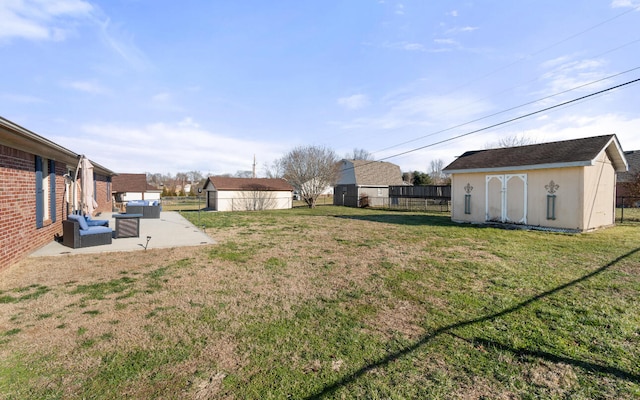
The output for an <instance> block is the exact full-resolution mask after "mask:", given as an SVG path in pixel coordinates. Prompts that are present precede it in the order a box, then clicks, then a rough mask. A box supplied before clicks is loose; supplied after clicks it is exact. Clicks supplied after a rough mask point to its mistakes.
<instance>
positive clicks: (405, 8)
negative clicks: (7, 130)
mask: <svg viewBox="0 0 640 400" xmlns="http://www.w3.org/2000/svg"><path fill="white" fill-rule="evenodd" d="M0 21H2V23H0V55H1V57H0V58H1V60H2V61H1V62H0V116H2V117H4V118H6V119H8V120H10V121H12V122H14V123H17V124H19V125H21V126H23V127H25V128H27V129H29V130H31V131H33V132H35V133H37V134H39V135H40V136H43V137H45V138H47V139H49V140H52V141H54V142H55V143H57V144H59V145H62V146H64V147H66V148H68V149H69V150H72V151H74V152H76V153H78V154H85V155H86V156H87V157H89V158H90V159H91V160H92V161H94V162H96V163H99V164H100V165H102V166H104V167H106V168H108V169H110V170H112V171H115V172H117V173H142V172H152V173H163V174H167V173H171V174H175V173H178V172H189V171H199V172H201V173H203V174H205V175H216V174H235V173H237V172H238V171H249V170H251V169H252V167H253V164H254V157H255V164H256V172H257V174H258V176H263V175H264V171H265V166H268V165H271V164H272V163H273V161H274V160H276V159H279V158H281V157H283V156H284V155H285V154H286V153H288V152H289V151H291V150H293V149H294V148H296V147H300V146H322V147H326V148H329V149H331V150H333V151H334V152H335V153H336V155H337V156H338V157H339V158H345V157H347V155H348V154H349V153H351V154H352V153H353V150H354V149H363V150H366V151H368V152H369V153H371V154H372V155H373V157H374V158H375V159H377V160H384V161H389V162H392V163H394V164H397V165H399V166H400V168H401V170H402V171H415V170H417V171H424V172H428V171H429V168H430V163H431V161H436V160H442V161H443V162H444V164H445V165H446V164H448V163H450V162H451V161H453V160H454V159H455V157H456V156H459V155H461V154H462V153H463V152H465V151H467V150H479V149H484V148H488V147H490V146H492V145H495V144H496V143H497V142H498V141H499V140H500V139H504V138H513V137H518V138H524V139H526V140H529V141H532V142H536V143H541V142H549V141H556V140H566V139H575V138H581V137H588V136H597V135H608V134H613V133H615V134H616V135H617V137H618V139H619V141H620V144H621V146H622V148H623V150H625V151H626V150H640V113H639V108H638V104H639V103H640V102H639V100H640V83H628V82H632V81H634V80H636V79H639V78H640V56H638V54H640V29H638V26H640V0H600V1H596V0H563V1H556V0H537V1H531V0H522V1H495V0H485V1H473V0H471V1H458V0H452V1H425V0H405V1H391V0H384V1H378V0H344V1H333V0H325V1H313V0H309V1H299V0H274V1H261V0H246V1H243V0H235V1H219V0H185V1H175V0H108V1H106V0H104V1H103V0H100V1H90V0H1V1H0ZM617 85H624V86H621V87H619V88H617V89H613V90H607V89H609V88H612V87H615V86H617ZM599 91H604V92H603V93H601V94H597V95H593V96H589V97H586V98H584V99H582V100H579V101H574V102H571V103H569V104H566V105H562V104H563V103H565V102H569V101H571V100H575V99H579V98H581V97H583V96H588V95H591V94H595V93H597V92H599ZM529 114H531V115H529ZM509 121H510V122H509Z"/></svg>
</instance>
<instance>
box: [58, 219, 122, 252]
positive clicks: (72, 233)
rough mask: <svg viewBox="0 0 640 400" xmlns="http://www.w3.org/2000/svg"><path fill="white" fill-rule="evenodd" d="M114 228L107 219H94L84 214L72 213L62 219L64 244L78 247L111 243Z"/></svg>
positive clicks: (74, 247)
mask: <svg viewBox="0 0 640 400" xmlns="http://www.w3.org/2000/svg"><path fill="white" fill-rule="evenodd" d="M112 238H113V230H112V229H111V228H109V221H107V220H93V219H91V218H87V217H85V216H83V215H77V214H71V215H69V216H68V217H67V219H66V220H64V221H62V244H63V245H65V246H67V247H71V248H73V249H77V248H80V247H90V246H100V245H103V244H111V239H112Z"/></svg>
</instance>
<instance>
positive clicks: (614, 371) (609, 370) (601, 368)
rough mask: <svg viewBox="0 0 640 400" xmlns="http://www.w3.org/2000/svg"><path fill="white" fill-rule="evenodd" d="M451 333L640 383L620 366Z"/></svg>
mask: <svg viewBox="0 0 640 400" xmlns="http://www.w3.org/2000/svg"><path fill="white" fill-rule="evenodd" d="M449 335H451V336H453V337H455V338H457V339H460V340H463V341H465V342H467V343H469V344H470V345H472V346H478V345H480V346H483V347H485V348H494V349H498V350H502V351H507V352H509V353H512V354H514V355H516V356H518V357H533V358H539V359H544V360H547V361H551V362H554V363H564V364H568V365H573V366H576V367H578V368H582V369H584V370H587V371H593V372H597V373H601V374H608V375H613V376H615V377H616V378H619V379H626V380H628V381H632V382H636V383H640V376H638V375H634V374H631V373H629V372H627V371H623V370H621V369H620V368H615V367H609V366H605V365H600V364H595V363H591V362H587V361H580V360H574V359H572V358H569V357H563V356H559V355H556V354H553V353H548V352H546V351H541V350H528V349H516V348H514V347H509V346H506V345H504V344H502V343H498V342H494V341H491V340H487V339H482V338H477V337H476V338H473V339H466V338H463V337H461V336H458V335H456V334H454V333H451V332H449Z"/></svg>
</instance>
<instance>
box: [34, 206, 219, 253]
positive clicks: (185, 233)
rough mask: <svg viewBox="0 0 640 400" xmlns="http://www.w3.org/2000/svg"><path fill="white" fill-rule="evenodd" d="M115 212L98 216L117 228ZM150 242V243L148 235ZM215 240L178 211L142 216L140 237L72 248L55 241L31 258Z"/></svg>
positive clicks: (204, 243)
mask: <svg viewBox="0 0 640 400" xmlns="http://www.w3.org/2000/svg"><path fill="white" fill-rule="evenodd" d="M113 214H114V213H102V214H100V215H99V216H97V217H94V219H108V220H109V227H110V228H111V229H115V227H116V221H115V219H114V218H113V217H112V215H113ZM148 237H149V238H150V239H149V242H148V244H147V238H148ZM214 243H215V241H214V240H213V239H212V238H211V237H209V236H208V235H207V234H206V233H204V232H203V231H202V230H200V229H198V228H197V227H196V226H194V225H193V224H192V223H191V222H189V221H187V220H186V219H185V218H184V217H183V216H182V215H180V214H179V213H177V212H176V211H166V212H164V211H163V212H161V213H160V218H149V219H140V237H134V238H120V239H113V241H112V243H111V244H110V245H109V244H107V245H102V246H92V247H83V248H79V249H72V248H70V247H66V246H63V245H62V243H58V242H55V241H52V242H51V243H49V244H47V245H46V246H43V247H41V248H39V249H38V250H36V251H34V252H33V253H31V254H30V255H29V257H43V256H56V255H63V254H91V253H106V252H113V251H134V250H144V249H145V245H146V246H147V249H158V248H166V247H184V246H199V245H206V244H214Z"/></svg>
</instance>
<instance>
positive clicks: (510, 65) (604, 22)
mask: <svg viewBox="0 0 640 400" xmlns="http://www.w3.org/2000/svg"><path fill="white" fill-rule="evenodd" d="M637 10H640V6H635V7H633V8H630V9H628V10H627V11H624V12H622V13H620V14H617V15H614V16H613V17H611V18H609V19H606V20H604V21H602V22H600V23H597V24H595V25H592V26H590V27H588V28H586V29H583V30H581V31H580V32H576V33H574V34H573V35H569V36H567V37H565V38H564V39H561V40H559V41H557V42H555V43H552V44H550V45H548V46H546V47H543V48H541V49H539V50H536V51H534V52H533V53H530V54H528V55H526V56H522V57H520V58H518V59H517V60H515V61H513V62H511V63H509V64H507V65H504V66H502V67H499V68H497V69H494V70H493V71H490V72H487V73H486V74H484V75H481V76H479V77H477V78H475V79H473V80H470V81H468V82H466V83H463V84H462V85H459V86H457V87H454V88H453V89H452V90H451V91H450V92H449V94H451V93H454V92H456V91H457V90H458V89H461V88H463V87H465V86H469V85H471V84H472V83H474V82H477V81H479V80H481V79H484V78H486V77H488V76H491V75H493V74H496V73H498V72H500V71H503V70H505V69H507V68H509V67H512V66H514V65H516V64H518V63H520V62H522V61H523V60H526V59H528V58H531V57H533V56H536V55H538V54H540V53H543V52H545V51H547V50H549V49H551V48H554V47H556V46H558V45H560V44H562V43H564V42H568V41H569V40H571V39H574V38H576V37H578V36H580V35H583V34H585V33H587V32H589V31H592V30H594V29H596V28H599V27H600V26H602V25H605V24H607V23H609V22H611V21H613V20H615V19H618V18H620V17H622V16H624V15H626V14H629V13H631V12H634V11H637Z"/></svg>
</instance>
